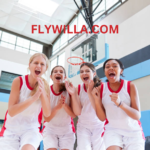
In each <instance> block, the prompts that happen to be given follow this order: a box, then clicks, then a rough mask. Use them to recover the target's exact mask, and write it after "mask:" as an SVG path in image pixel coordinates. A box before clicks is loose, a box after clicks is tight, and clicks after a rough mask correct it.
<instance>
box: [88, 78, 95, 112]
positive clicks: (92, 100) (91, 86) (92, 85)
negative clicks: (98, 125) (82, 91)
mask: <svg viewBox="0 0 150 150" xmlns="http://www.w3.org/2000/svg"><path fill="white" fill-rule="evenodd" d="M93 87H94V82H93V80H91V81H90V82H89V84H88V89H87V94H88V97H89V99H90V102H91V105H92V106H93V108H94V110H95V111H96V106H95V102H94V97H93V96H92V90H93Z"/></svg>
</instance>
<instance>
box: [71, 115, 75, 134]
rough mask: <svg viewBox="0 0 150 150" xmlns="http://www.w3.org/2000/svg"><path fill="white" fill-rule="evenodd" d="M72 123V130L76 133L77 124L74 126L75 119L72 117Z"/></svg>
mask: <svg viewBox="0 0 150 150" xmlns="http://www.w3.org/2000/svg"><path fill="white" fill-rule="evenodd" d="M71 125H72V131H73V132H74V133H76V129H75V126H74V122H73V119H72V118H71Z"/></svg>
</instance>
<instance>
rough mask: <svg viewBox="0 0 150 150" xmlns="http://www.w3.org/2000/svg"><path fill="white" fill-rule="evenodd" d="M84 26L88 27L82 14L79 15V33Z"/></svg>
mask: <svg viewBox="0 0 150 150" xmlns="http://www.w3.org/2000/svg"><path fill="white" fill-rule="evenodd" d="M82 12H83V11H82ZM83 25H87V24H86V22H85V20H84V18H83V17H82V15H81V13H79V15H78V32H80V31H81V29H82V26H83Z"/></svg>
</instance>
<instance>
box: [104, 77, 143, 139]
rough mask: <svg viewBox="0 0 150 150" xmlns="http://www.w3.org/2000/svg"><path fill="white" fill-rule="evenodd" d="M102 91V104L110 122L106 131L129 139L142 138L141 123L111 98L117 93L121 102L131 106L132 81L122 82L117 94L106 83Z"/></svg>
mask: <svg viewBox="0 0 150 150" xmlns="http://www.w3.org/2000/svg"><path fill="white" fill-rule="evenodd" d="M101 90H102V103H103V105H104V108H105V111H106V116H107V120H108V123H107V124H106V126H105V129H106V131H109V130H113V131H115V132H117V133H118V134H121V135H123V136H129V137H136V136H138V135H140V136H142V134H143V132H142V128H141V124H140V121H137V120H134V119H132V118H131V117H129V116H128V115H127V114H126V113H125V111H123V110H122V109H121V108H119V107H117V106H116V105H115V103H114V102H112V101H111V98H110V95H111V94H112V93H117V94H118V95H119V97H120V100H121V101H123V102H124V103H125V104H126V105H128V106H130V105H131V99H130V95H129V94H130V81H126V80H121V84H120V87H119V89H118V90H117V91H115V92H114V91H112V89H111V88H110V86H109V82H106V83H104V84H103V85H102V86H101Z"/></svg>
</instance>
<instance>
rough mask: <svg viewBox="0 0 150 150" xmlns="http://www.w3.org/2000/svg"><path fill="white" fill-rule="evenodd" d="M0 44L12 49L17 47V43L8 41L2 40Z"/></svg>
mask: <svg viewBox="0 0 150 150" xmlns="http://www.w3.org/2000/svg"><path fill="white" fill-rule="evenodd" d="M0 46H3V47H6V48H10V49H15V45H13V44H9V43H6V42H2V41H1V43H0Z"/></svg>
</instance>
